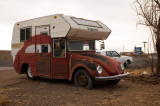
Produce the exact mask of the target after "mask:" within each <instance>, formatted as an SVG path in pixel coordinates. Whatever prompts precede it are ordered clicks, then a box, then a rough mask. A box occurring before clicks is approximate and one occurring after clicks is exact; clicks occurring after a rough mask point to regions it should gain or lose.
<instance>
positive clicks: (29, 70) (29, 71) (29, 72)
mask: <svg viewBox="0 0 160 106" xmlns="http://www.w3.org/2000/svg"><path fill="white" fill-rule="evenodd" d="M27 73H28V76H29V77H30V78H32V77H33V76H32V72H31V69H30V67H28V70H27Z"/></svg>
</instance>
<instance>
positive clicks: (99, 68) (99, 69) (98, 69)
mask: <svg viewBox="0 0 160 106" xmlns="http://www.w3.org/2000/svg"><path fill="white" fill-rule="evenodd" d="M97 72H98V74H101V73H102V67H101V66H98V67H97Z"/></svg>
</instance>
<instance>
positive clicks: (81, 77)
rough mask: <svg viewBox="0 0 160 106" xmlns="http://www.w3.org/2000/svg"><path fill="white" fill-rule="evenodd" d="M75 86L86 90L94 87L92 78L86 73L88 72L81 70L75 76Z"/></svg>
mask: <svg viewBox="0 0 160 106" xmlns="http://www.w3.org/2000/svg"><path fill="white" fill-rule="evenodd" d="M74 84H75V85H76V86H78V87H83V88H86V89H92V88H93V86H94V83H93V80H92V78H91V76H90V75H89V74H88V73H87V72H86V70H83V69H82V70H79V71H77V72H76V74H75V75H74Z"/></svg>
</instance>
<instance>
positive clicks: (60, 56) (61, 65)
mask: <svg viewBox="0 0 160 106" xmlns="http://www.w3.org/2000/svg"><path fill="white" fill-rule="evenodd" d="M52 76H53V78H56V79H67V78H68V60H67V55H66V39H53V59H52Z"/></svg>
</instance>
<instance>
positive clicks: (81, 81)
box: [77, 74, 88, 87]
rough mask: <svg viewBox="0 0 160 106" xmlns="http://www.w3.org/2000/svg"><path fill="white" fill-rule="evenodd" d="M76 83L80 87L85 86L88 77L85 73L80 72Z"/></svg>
mask: <svg viewBox="0 0 160 106" xmlns="http://www.w3.org/2000/svg"><path fill="white" fill-rule="evenodd" d="M77 80H78V84H79V85H80V86H82V87H85V86H86V85H87V83H88V79H87V77H86V76H85V75H83V74H81V75H79V76H78V79H77Z"/></svg>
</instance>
